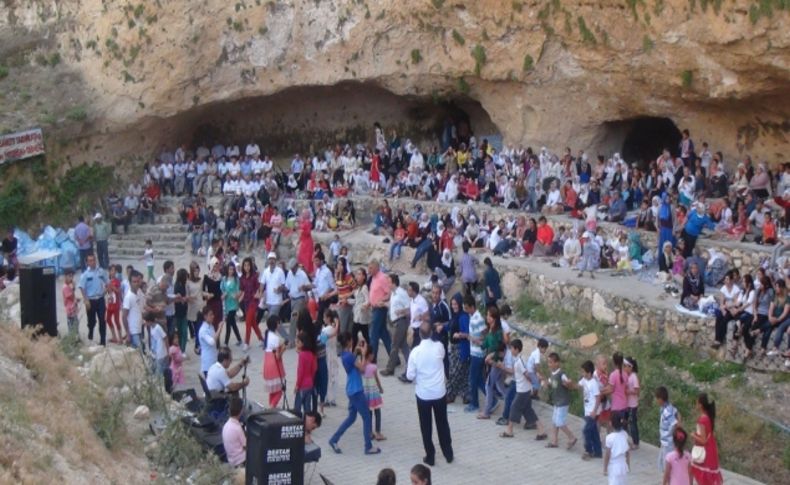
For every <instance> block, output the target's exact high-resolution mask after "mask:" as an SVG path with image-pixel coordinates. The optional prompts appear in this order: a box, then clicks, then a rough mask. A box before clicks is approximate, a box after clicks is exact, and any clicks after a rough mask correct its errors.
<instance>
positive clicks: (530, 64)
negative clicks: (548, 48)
mask: <svg viewBox="0 0 790 485" xmlns="http://www.w3.org/2000/svg"><path fill="white" fill-rule="evenodd" d="M534 68H535V60H534V59H532V56H531V55H529V54H527V55H526V56H524V72H529V71H531V70H532V69H534Z"/></svg>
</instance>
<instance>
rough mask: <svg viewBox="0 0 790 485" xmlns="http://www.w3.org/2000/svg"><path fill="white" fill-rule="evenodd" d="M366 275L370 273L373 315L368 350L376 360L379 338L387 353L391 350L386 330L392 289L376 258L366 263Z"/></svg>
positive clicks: (370, 295)
mask: <svg viewBox="0 0 790 485" xmlns="http://www.w3.org/2000/svg"><path fill="white" fill-rule="evenodd" d="M368 275H370V293H369V297H370V307H371V308H372V309H373V315H372V317H371V322H370V342H369V345H370V350H371V351H372V352H373V358H374V359H375V361H376V362H378V349H379V340H381V341H382V342H383V343H384V349H385V350H386V351H387V355H390V352H391V351H392V348H391V343H392V342H391V340H390V333H389V330H387V313H388V309H389V308H390V304H389V300H390V293H391V291H392V284H391V281H390V278H388V277H387V275H385V274H384V273H382V272H381V267H380V265H379V261H378V260H375V259H374V260H372V261H371V262H370V263H368Z"/></svg>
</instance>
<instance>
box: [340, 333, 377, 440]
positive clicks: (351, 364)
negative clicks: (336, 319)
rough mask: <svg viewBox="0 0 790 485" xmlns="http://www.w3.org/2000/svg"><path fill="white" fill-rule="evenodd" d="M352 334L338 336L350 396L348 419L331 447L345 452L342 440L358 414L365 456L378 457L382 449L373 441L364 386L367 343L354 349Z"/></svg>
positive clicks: (341, 426)
mask: <svg viewBox="0 0 790 485" xmlns="http://www.w3.org/2000/svg"><path fill="white" fill-rule="evenodd" d="M352 343H353V342H352V339H351V334H349V333H343V334H340V335H339V336H338V344H339V345H340V346H341V347H342V348H343V353H342V354H341V360H342V362H343V368H344V369H345V370H346V374H347V375H348V380H347V382H346V395H347V396H348V417H346V419H345V420H344V421H343V422H342V423H340V427H339V428H338V429H337V431H336V432H335V434H333V435H332V437H331V438H329V446H330V447H332V450H333V451H334V452H335V453H342V452H343V451H342V450H341V449H340V446H338V443H339V441H340V438H342V437H343V434H344V433H345V432H346V430H348V428H350V427H351V425H352V424H354V421H356V419H357V414H359V416H360V417H361V418H362V436H363V437H364V440H365V454H366V455H376V454H378V453H381V449H379V448H374V447H373V443H372V441H371V419H370V410H369V409H368V401H367V399H366V398H365V389H364V387H363V385H362V373H363V372H364V371H365V365H366V362H365V353H366V352H367V348H368V347H367V342H365V341H364V340H360V341H359V343H358V344H357V347H356V348H353V347H352Z"/></svg>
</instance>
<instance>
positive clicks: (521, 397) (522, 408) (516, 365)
mask: <svg viewBox="0 0 790 485" xmlns="http://www.w3.org/2000/svg"><path fill="white" fill-rule="evenodd" d="M523 348H524V346H523V344H522V343H521V340H519V339H514V340H513V341H512V342H510V349H509V350H510V355H511V356H513V359H514V361H513V369H512V370H508V369H503V370H504V371H505V372H506V373H508V374H509V373H512V374H513V378H514V380H515V385H516V398H515V399H514V400H513V404H511V406H510V416H509V417H508V423H507V430H505V431H503V432H502V433H501V434H500V435H499V436H500V437H502V438H512V437H513V424H514V423H515V424H518V423H519V422H520V421H521V416H524V419H525V420H526V422H525V423H524V429H533V428H535V429H537V430H538V435H537V436H536V437H535V440H536V441H542V440H545V439H546V438H547V437H548V435H546V432H545V430H544V429H543V425H542V424H541V422H540V420H539V419H538V416H537V415H536V414H535V410H534V409H532V384H530V382H529V379H528V376H527V365H526V364H525V363H524V359H522V358H521V351H522V350H523ZM498 365H502V363H499V364H498Z"/></svg>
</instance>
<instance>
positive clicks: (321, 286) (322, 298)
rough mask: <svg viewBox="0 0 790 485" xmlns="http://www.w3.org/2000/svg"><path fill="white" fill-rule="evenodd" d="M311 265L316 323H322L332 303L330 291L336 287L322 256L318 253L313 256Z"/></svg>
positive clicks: (330, 271)
mask: <svg viewBox="0 0 790 485" xmlns="http://www.w3.org/2000/svg"><path fill="white" fill-rule="evenodd" d="M313 264H314V265H315V277H314V278H313V288H314V291H313V293H314V294H315V298H316V300H318V322H319V323H323V321H324V312H325V311H326V310H327V309H328V308H329V305H330V304H331V303H332V297H331V295H332V290H336V289H337V286H336V285H335V278H334V277H333V276H332V270H330V269H329V268H328V267H327V265H326V262H325V261H324V255H323V254H320V253H319V254H318V255H317V256H315V257H314V258H313Z"/></svg>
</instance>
